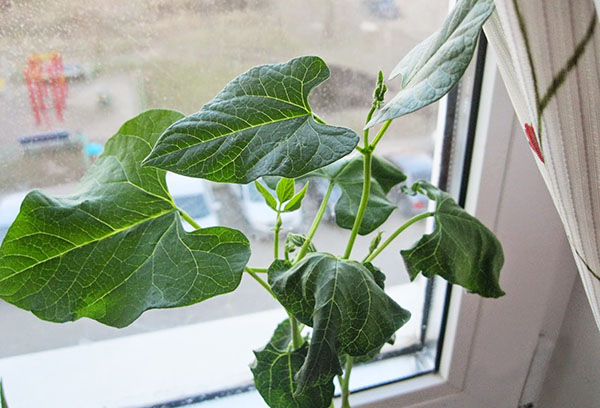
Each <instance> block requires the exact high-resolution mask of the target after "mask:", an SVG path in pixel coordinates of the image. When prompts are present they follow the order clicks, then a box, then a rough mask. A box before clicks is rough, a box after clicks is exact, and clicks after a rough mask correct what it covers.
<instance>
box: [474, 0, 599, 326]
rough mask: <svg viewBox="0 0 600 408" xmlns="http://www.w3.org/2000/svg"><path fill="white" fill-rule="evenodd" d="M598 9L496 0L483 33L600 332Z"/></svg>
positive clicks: (584, 4) (566, 2) (561, 1)
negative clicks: (565, 237)
mask: <svg viewBox="0 0 600 408" xmlns="http://www.w3.org/2000/svg"><path fill="white" fill-rule="evenodd" d="M599 3H600V0H496V9H497V10H496V12H495V13H494V15H493V16H492V17H491V18H490V20H489V21H488V23H487V24H486V26H485V32H486V35H487V37H488V40H489V42H490V44H491V46H492V47H493V49H494V51H495V52H496V53H497V54H498V60H499V66H500V71H501V73H502V77H503V79H504V82H505V84H506V87H507V89H508V91H509V94H510V97H511V100H512V102H513V105H514V107H515V110H516V112H517V116H518V117H519V120H520V122H521V124H522V126H523V133H524V136H525V137H526V138H527V140H528V141H529V145H530V147H531V150H532V156H533V159H534V160H536V162H537V164H538V167H539V169H540V172H541V173H542V176H543V178H544V180H545V182H546V185H547V187H548V189H549V191H550V194H551V195H552V198H553V200H554V203H555V205H556V208H557V209H558V212H559V214H560V217H561V219H562V222H563V224H564V227H565V231H566V233H567V236H568V238H569V242H570V244H571V248H572V251H573V256H574V258H575V261H576V262H577V266H578V268H579V273H580V275H581V279H582V280H583V284H584V286H585V289H586V293H587V296H588V299H589V301H590V304H591V306H592V310H593V313H594V317H595V319H596V323H597V325H598V327H599V328H600V27H599V25H600V24H598V23H597V22H598V18H597V14H596V9H595V7H600V4H599ZM598 11H600V9H599V10H598ZM531 205H535V203H531ZM531 227H532V228H535V225H532V226H531ZM523 273H526V271H523Z"/></svg>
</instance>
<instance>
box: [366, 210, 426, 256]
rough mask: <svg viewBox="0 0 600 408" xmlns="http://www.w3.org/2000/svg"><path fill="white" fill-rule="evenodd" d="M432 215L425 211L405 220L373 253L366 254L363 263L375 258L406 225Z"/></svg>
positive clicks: (408, 225)
mask: <svg viewBox="0 0 600 408" xmlns="http://www.w3.org/2000/svg"><path fill="white" fill-rule="evenodd" d="M433 215H435V213H432V212H426V213H423V214H419V215H416V216H414V217H412V218H411V219H410V220H408V221H406V222H405V223H404V224H402V226H401V227H400V228H398V229H397V230H396V231H394V233H393V234H392V235H390V236H389V238H388V239H386V240H385V242H384V243H383V244H381V246H380V247H379V248H377V249H376V250H375V251H373V253H371V254H370V255H369V256H367V257H366V258H365V259H364V260H363V263H365V262H371V261H372V260H373V259H375V257H376V256H377V255H379V254H380V253H381V251H383V250H384V249H385V247H387V246H388V245H389V244H391V243H392V241H393V240H394V239H396V237H397V236H398V235H400V234H401V233H402V232H403V231H404V230H405V229H407V228H408V227H410V226H411V225H413V224H414V223H416V222H418V221H421V220H422V219H424V218H427V217H431V216H433Z"/></svg>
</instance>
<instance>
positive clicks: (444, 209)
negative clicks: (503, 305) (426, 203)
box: [401, 181, 504, 298]
mask: <svg viewBox="0 0 600 408" xmlns="http://www.w3.org/2000/svg"><path fill="white" fill-rule="evenodd" d="M413 189H414V190H420V191H422V192H423V193H426V194H427V195H428V196H429V198H430V199H432V200H435V201H436V209H435V229H434V230H433V232H432V233H431V234H427V235H424V236H423V237H422V238H421V239H420V240H419V242H417V243H416V245H415V246H414V247H413V248H411V249H408V250H404V251H402V252H401V253H402V256H403V258H404V262H405V264H406V269H407V270H408V274H409V275H410V278H411V280H413V279H415V278H416V277H417V275H418V274H419V272H422V273H423V275H425V276H426V277H428V278H430V277H432V276H433V275H439V276H441V277H442V278H444V279H446V280H447V281H448V282H450V283H454V284H457V285H460V286H462V287H464V288H466V289H468V290H469V291H471V292H474V293H478V294H479V295H481V296H484V297H494V298H495V297H500V296H502V295H504V292H503V291H502V289H500V286H499V284H498V278H499V276H500V269H501V268H502V265H503V264H504V255H503V252H502V246H501V245H500V242H499V241H498V239H497V238H496V237H495V236H494V234H493V233H492V232H491V231H490V230H489V229H487V228H486V227H485V226H484V225H483V224H482V223H481V222H480V221H479V220H477V219H476V218H475V217H473V216H471V215H470V214H468V213H467V212H466V211H465V210H463V209H462V208H461V207H460V206H459V205H458V204H456V203H455V202H454V200H453V199H452V197H450V195H448V194H447V193H444V192H443V191H441V190H440V189H438V188H437V187H434V186H432V185H431V184H429V183H427V182H425V181H419V182H417V183H415V185H414V186H413Z"/></svg>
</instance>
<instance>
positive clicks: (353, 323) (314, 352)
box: [269, 252, 410, 392]
mask: <svg viewBox="0 0 600 408" xmlns="http://www.w3.org/2000/svg"><path fill="white" fill-rule="evenodd" d="M269 283H270V284H271V287H272V289H273V292H274V293H275V294H276V296H277V298H278V299H279V301H280V302H281V304H282V305H283V306H284V307H285V308H286V309H287V310H288V311H289V312H290V313H292V314H293V315H294V316H296V317H297V318H298V320H299V321H301V322H302V323H304V324H306V325H307V326H310V327H312V328H313V331H312V336H311V341H310V346H309V349H308V354H307V356H306V361H305V362H304V364H303V365H302V368H301V369H300V370H299V371H298V373H297V375H296V380H297V382H298V387H299V388H298V390H299V391H298V392H302V390H303V389H304V388H305V387H311V386H316V385H318V384H326V383H328V382H329V381H331V379H332V378H333V377H334V376H335V375H337V374H340V373H341V366H340V359H339V356H341V355H343V354H349V355H351V356H363V355H365V354H367V353H369V352H370V351H372V350H374V349H377V348H379V347H381V346H382V345H383V344H384V343H385V342H386V341H387V340H388V339H389V338H390V337H391V336H392V335H393V334H394V333H395V332H396V330H398V329H399V328H400V327H402V325H404V324H405V323H406V322H407V321H408V319H409V317H410V313H409V312H408V311H406V310H404V309H402V308H401V307H400V306H398V304H396V302H394V301H393V300H392V299H391V298H390V297H388V296H387V295H386V294H385V292H384V291H383V290H382V289H381V287H380V286H379V285H378V283H377V282H376V281H375V279H374V278H373V274H372V272H371V271H370V270H369V269H367V268H366V267H365V266H364V265H362V264H360V263H358V262H354V261H347V260H341V259H338V258H336V257H335V256H333V255H330V254H325V253H319V252H316V253H312V254H308V255H307V256H306V257H304V258H303V259H302V260H301V261H300V262H298V263H297V264H295V265H294V266H293V267H290V264H289V263H287V262H285V261H281V260H278V261H275V262H274V263H273V264H272V265H271V266H270V267H269Z"/></svg>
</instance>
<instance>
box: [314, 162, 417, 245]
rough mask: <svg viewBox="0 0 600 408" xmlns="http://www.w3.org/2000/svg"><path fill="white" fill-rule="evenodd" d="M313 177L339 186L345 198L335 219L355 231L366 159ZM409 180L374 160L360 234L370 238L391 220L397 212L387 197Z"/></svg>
mask: <svg viewBox="0 0 600 408" xmlns="http://www.w3.org/2000/svg"><path fill="white" fill-rule="evenodd" d="M310 175H311V176H315V177H321V178H326V179H328V180H329V181H331V182H332V183H334V184H336V185H338V186H339V187H340V189H341V191H342V194H341V196H340V198H339V200H338V201H337V203H336V205H335V219H336V222H337V224H338V225H339V226H340V227H342V228H346V229H352V226H353V225H354V220H355V219H356V214H357V213H358V208H359V207H360V199H361V196H362V189H363V157H362V156H357V157H354V158H352V159H350V160H346V161H340V162H338V163H334V164H332V165H331V166H328V167H326V168H323V169H319V170H317V171H314V172H312V173H311V174H310ZM404 180H406V176H405V175H404V173H402V172H401V171H400V170H399V169H397V168H396V167H395V166H394V165H393V164H391V163H390V162H388V161H387V160H385V159H382V158H379V157H377V156H373V160H372V165H371V191H370V194H369V201H368V203H367V210H366V212H365V215H364V218H363V221H362V223H361V225H360V228H359V230H358V233H359V234H360V235H366V234H369V233H371V232H373V231H374V230H375V229H377V227H379V226H380V225H381V224H383V223H384V222H385V220H387V219H388V217H389V216H390V214H391V213H392V212H393V211H394V210H395V209H396V206H395V205H394V204H392V203H391V202H390V201H389V200H388V199H387V197H386V195H387V193H388V192H389V191H390V189H391V188H392V187H394V186H395V185H396V184H398V183H401V182H403V181H404Z"/></svg>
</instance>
